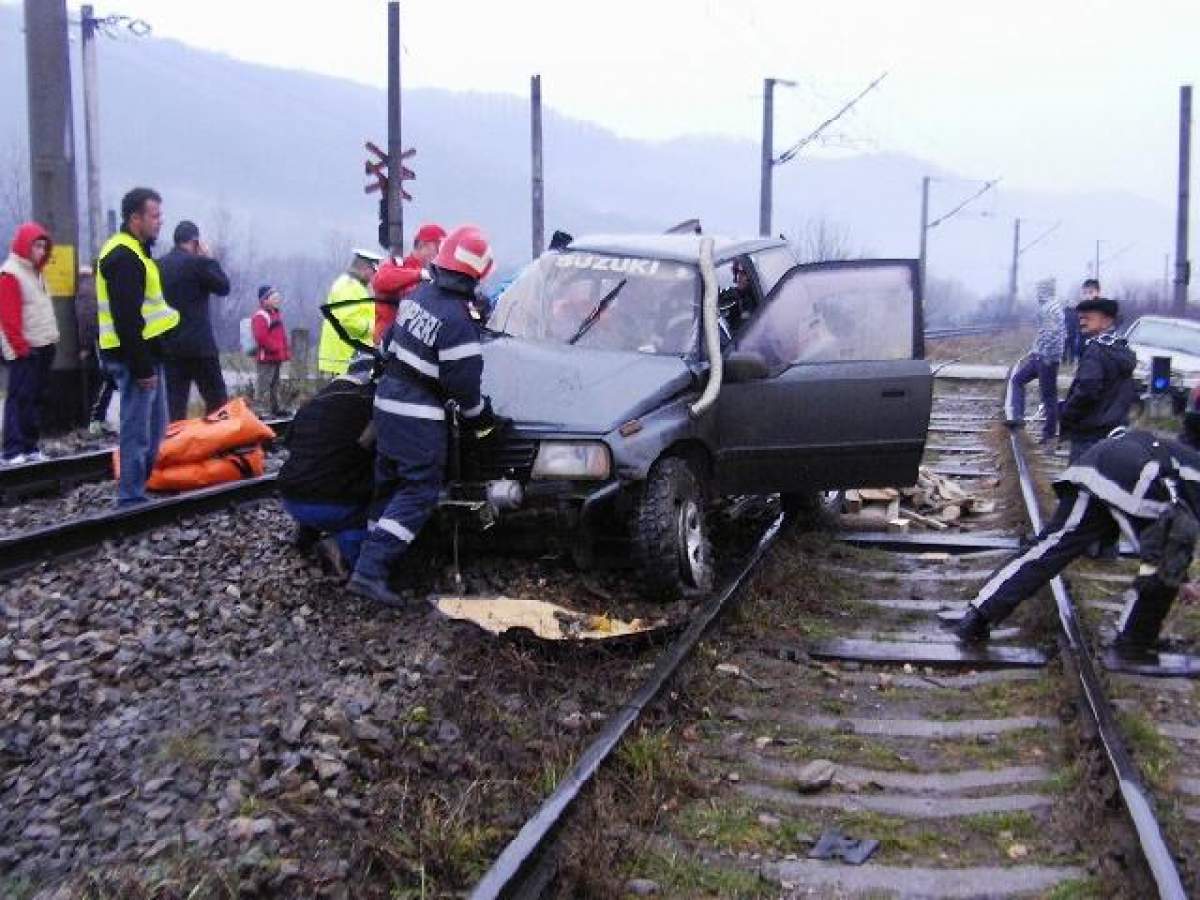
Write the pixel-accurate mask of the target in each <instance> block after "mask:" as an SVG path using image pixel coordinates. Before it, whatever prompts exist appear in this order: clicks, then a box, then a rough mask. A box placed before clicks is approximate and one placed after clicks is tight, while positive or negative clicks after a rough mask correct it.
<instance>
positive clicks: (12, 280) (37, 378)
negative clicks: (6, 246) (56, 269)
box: [0, 222, 58, 465]
mask: <svg viewBox="0 0 1200 900" xmlns="http://www.w3.org/2000/svg"><path fill="white" fill-rule="evenodd" d="M53 247H54V244H53V242H52V241H51V240H50V233H49V232H48V231H46V229H45V228H43V227H42V226H41V225H38V224H37V223H36V222H26V223H25V224H24V225H22V226H20V227H19V228H18V229H17V232H16V234H15V235H14V236H13V240H12V248H11V252H10V253H9V255H8V259H7V260H5V261H4V264H3V265H0V352H2V353H3V356H4V363H5V365H7V366H8V397H7V399H6V400H5V403H4V463H5V464H6V465H14V464H19V463H24V462H38V461H40V460H42V459H45V457H44V456H43V455H42V452H41V451H40V450H39V449H38V440H39V438H40V437H41V434H40V430H39V424H40V422H39V419H40V413H39V410H40V408H41V405H42V401H43V399H44V398H45V394H46V388H47V386H48V384H49V380H50V365H51V363H53V362H54V345H55V344H57V343H58V324H57V322H56V321H55V319H54V301H52V300H51V299H50V293H49V291H47V290H46V282H45V279H44V278H43V277H42V270H43V269H44V268H45V267H46V263H48V262H49V261H50V252H51V250H52V249H53Z"/></svg>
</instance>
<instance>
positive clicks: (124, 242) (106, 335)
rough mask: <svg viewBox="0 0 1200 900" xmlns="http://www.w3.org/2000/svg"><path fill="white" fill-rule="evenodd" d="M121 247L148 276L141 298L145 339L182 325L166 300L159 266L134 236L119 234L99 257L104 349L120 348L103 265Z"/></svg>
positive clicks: (98, 317)
mask: <svg viewBox="0 0 1200 900" xmlns="http://www.w3.org/2000/svg"><path fill="white" fill-rule="evenodd" d="M118 247H125V248H126V249H128V250H130V251H131V252H133V254H134V255H136V256H137V258H138V259H139V260H140V261H141V263H142V266H143V268H144V269H145V273H146V287H145V293H144V296H143V297H142V306H141V313H142V338H143V339H145V340H150V339H151V338H156V337H159V336H160V335H163V334H166V333H167V332H168V331H170V330H171V329H172V328H174V327H175V326H177V325H178V324H179V311H178V310H176V309H175V308H174V307H172V306H171V305H169V304H168V303H167V301H166V300H165V299H164V298H163V291H162V278H161V276H160V274H159V271H158V264H157V263H155V262H154V260H153V259H151V258H150V257H149V256H148V255H147V254H146V250H145V248H144V247H143V246H142V244H141V242H140V241H138V239H137V238H135V237H134V236H133V235H131V234H127V233H126V232H124V231H119V232H117V233H116V234H114V235H113V236H112V237H110V238H109V239H108V240H107V241H105V243H104V246H103V247H102V248H101V249H100V253H99V254H98V255H97V264H96V325H97V331H98V338H99V344H100V347H101V349H103V350H115V349H116V348H118V347H120V346H121V339H120V337H118V335H117V326H116V322H115V321H114V320H113V314H112V305H111V302H110V298H109V296H108V281H107V280H106V279H105V277H104V272H103V271H102V270H101V264H102V263H103V262H104V260H105V259H106V258H107V257H108V255H109V254H110V253H112V252H113V251H114V250H116V249H117V248H118Z"/></svg>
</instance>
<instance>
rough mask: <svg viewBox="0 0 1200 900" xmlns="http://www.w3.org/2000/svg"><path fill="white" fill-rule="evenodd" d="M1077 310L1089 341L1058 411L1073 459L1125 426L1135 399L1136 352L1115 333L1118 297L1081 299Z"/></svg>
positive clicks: (1073, 461) (1076, 458) (1080, 325)
mask: <svg viewBox="0 0 1200 900" xmlns="http://www.w3.org/2000/svg"><path fill="white" fill-rule="evenodd" d="M1075 311H1076V313H1078V315H1079V330H1080V331H1081V332H1082V333H1083V334H1084V336H1085V337H1086V338H1087V342H1086V343H1085V344H1084V345H1083V353H1082V354H1081V355H1080V357H1079V367H1078V368H1077V369H1076V370H1075V379H1074V380H1073V381H1072V382H1071V387H1070V388H1069V389H1068V390H1067V397H1066V399H1065V400H1063V402H1062V407H1061V409H1060V411H1059V423H1060V428H1061V430H1062V434H1063V437H1066V438H1069V439H1070V441H1071V454H1070V461H1071V462H1072V463H1075V462H1078V461H1079V459H1080V457H1082V456H1083V454H1084V453H1086V452H1087V450H1088V448H1089V447H1091V446H1092V445H1093V444H1095V443H1096V442H1097V441H1099V440H1100V439H1101V438H1103V437H1104V436H1105V435H1106V434H1108V433H1109V432H1110V431H1112V430H1113V429H1114V428H1119V427H1121V426H1123V425H1125V424H1126V422H1127V420H1128V417H1129V410H1130V408H1131V407H1132V406H1133V401H1134V400H1135V399H1137V388H1136V387H1135V386H1134V383H1133V369H1134V367H1135V366H1136V365H1137V356H1136V355H1135V354H1134V352H1133V351H1132V350H1130V349H1129V345H1128V344H1127V343H1126V342H1125V340H1124V338H1120V337H1118V336H1117V313H1118V312H1119V307H1118V305H1117V301H1116V300H1109V299H1108V298H1107V297H1096V298H1094V299H1091V300H1083V301H1081V302H1080V303H1079V304H1078V305H1077V306H1076V307H1075Z"/></svg>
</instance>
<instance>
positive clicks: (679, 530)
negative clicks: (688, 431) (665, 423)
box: [633, 456, 713, 599]
mask: <svg viewBox="0 0 1200 900" xmlns="http://www.w3.org/2000/svg"><path fill="white" fill-rule="evenodd" d="M633 542H634V551H635V553H636V554H637V559H638V563H639V566H640V568H641V570H642V572H643V574H644V575H645V577H646V581H647V586H648V588H649V589H650V591H651V592H652V593H653V594H657V595H658V596H660V597H664V598H667V599H678V598H681V597H688V596H694V595H697V594H705V593H707V592H708V591H710V590H712V586H713V558H712V543H711V541H710V539H709V533H708V518H707V505H706V503H705V492H704V488H703V482H702V481H701V478H700V476H699V475H698V474H697V473H696V471H695V470H694V468H693V467H692V466H691V465H690V464H689V463H688V461H687V460H685V459H682V458H680V457H674V456H672V457H667V458H665V459H661V460H659V461H658V462H657V463H655V464H654V466H653V468H651V469H650V474H649V476H648V477H647V479H646V485H645V489H644V490H643V492H642V497H641V500H640V502H639V503H638V506H637V510H636V512H635V514H634V521H633Z"/></svg>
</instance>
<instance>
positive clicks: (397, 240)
mask: <svg viewBox="0 0 1200 900" xmlns="http://www.w3.org/2000/svg"><path fill="white" fill-rule="evenodd" d="M400 121H401V120H400V3H399V0H389V2H388V172H389V173H390V177H389V178H388V180H387V195H386V198H385V199H386V201H387V222H388V227H387V238H388V245H389V249H390V250H391V252H392V255H393V256H394V257H396V258H397V259H403V258H404V204H403V203H402V202H401V201H402V197H403V190H404V184H403V180H402V178H401V177H400V176H401V171H402V170H403V169H404V143H403V140H402V139H401V135H400Z"/></svg>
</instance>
